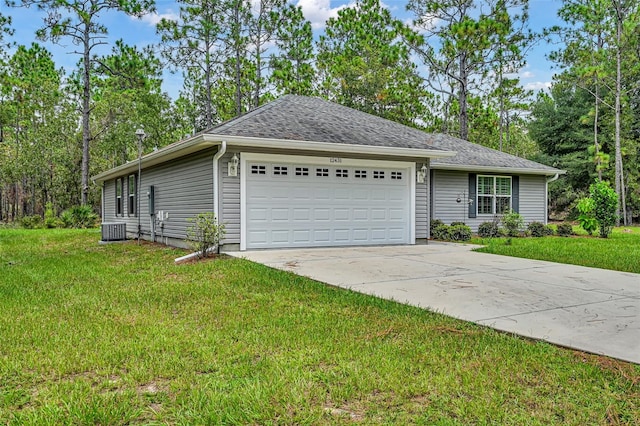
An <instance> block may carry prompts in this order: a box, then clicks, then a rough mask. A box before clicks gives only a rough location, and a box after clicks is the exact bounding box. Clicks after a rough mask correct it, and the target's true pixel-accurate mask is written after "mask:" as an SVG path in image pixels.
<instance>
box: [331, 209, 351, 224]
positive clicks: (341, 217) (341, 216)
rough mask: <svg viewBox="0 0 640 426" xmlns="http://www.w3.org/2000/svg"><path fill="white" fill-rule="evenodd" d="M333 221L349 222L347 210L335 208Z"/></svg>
mask: <svg viewBox="0 0 640 426" xmlns="http://www.w3.org/2000/svg"><path fill="white" fill-rule="evenodd" d="M333 220H335V221H336V222H338V221H347V220H349V209H347V208H336V209H334V210H333Z"/></svg>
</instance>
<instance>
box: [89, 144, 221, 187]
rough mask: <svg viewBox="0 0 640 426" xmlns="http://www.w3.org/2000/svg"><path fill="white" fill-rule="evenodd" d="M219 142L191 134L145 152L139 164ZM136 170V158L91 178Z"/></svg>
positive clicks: (154, 162) (99, 179)
mask: <svg viewBox="0 0 640 426" xmlns="http://www.w3.org/2000/svg"><path fill="white" fill-rule="evenodd" d="M219 143H220V142H217V143H215V142H211V141H208V140H205V139H204V138H203V135H202V134H199V135H196V136H193V137H191V138H189V139H185V140H183V141H181V142H178V143H175V144H173V145H169V146H167V147H165V148H162V149H159V150H158V151H154V152H151V153H149V154H146V155H144V156H143V157H142V159H141V161H140V162H141V166H142V167H143V168H146V167H151V166H155V165H157V164H162V163H164V162H166V161H169V160H172V159H175V158H179V157H182V156H184V155H188V154H192V153H194V152H198V151H202V150H204V149H206V148H209V147H212V146H215V145H217V144H219ZM137 170H138V160H137V159H136V160H133V161H129V162H128V163H125V164H122V165H120V166H118V167H114V168H113V169H109V170H107V171H104V172H102V173H100V174H97V175H95V176H93V177H92V178H91V179H92V180H93V181H95V182H98V183H100V182H104V181H106V180H109V179H112V178H115V177H118V176H122V175H123V174H128V173H132V172H135V171H137Z"/></svg>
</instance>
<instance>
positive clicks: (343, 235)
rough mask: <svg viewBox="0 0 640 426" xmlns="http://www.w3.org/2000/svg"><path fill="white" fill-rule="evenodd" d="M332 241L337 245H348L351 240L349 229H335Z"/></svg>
mask: <svg viewBox="0 0 640 426" xmlns="http://www.w3.org/2000/svg"><path fill="white" fill-rule="evenodd" d="M333 239H334V241H335V242H337V243H348V242H349V241H350V240H351V232H350V230H349V229H335V230H334V231H333Z"/></svg>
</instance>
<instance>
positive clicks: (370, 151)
mask: <svg viewBox="0 0 640 426" xmlns="http://www.w3.org/2000/svg"><path fill="white" fill-rule="evenodd" d="M139 167H140V168H141V173H140V179H139V180H138V168H139ZM561 173H563V171H562V170H558V169H555V168H553V167H549V166H545V165H543V164H539V163H536V162H533V161H529V160H525V159H522V158H519V157H515V156H513V155H509V154H505V153H502V152H499V151H495V150H492V149H489V148H486V147H483V146H480V145H476V144H473V143H470V142H467V141H464V140H461V139H457V138H455V137H451V136H447V135H443V134H430V133H425V132H423V131H420V130H417V129H414V128H411V127H408V126H404V125H402V124H398V123H395V122H392V121H389V120H386V119H383V118H380V117H376V116H373V115H370V114H366V113H364V112H360V111H357V110H354V109H351V108H347V107H344V106H341V105H338V104H335V103H332V102H329V101H326V100H323V99H319V98H314V97H304V96H294V95H287V96H283V97H282V98H279V99H277V100H275V101H273V102H270V103H268V104H266V105H264V106H262V107H260V108H257V109H255V110H253V111H251V112H249V113H247V114H245V115H243V116H241V117H238V118H235V119H233V120H230V121H228V122H225V123H222V124H220V125H218V126H216V127H214V128H212V129H209V130H207V131H204V132H202V133H200V134H197V135H195V136H193V137H190V138H188V139H185V140H182V141H180V142H176V143H174V144H171V145H168V146H166V147H164V148H162V149H159V150H157V151H155V152H152V153H150V154H147V155H144V156H143V157H142V159H141V160H140V161H138V160H136V161H132V162H129V163H127V164H124V165H121V166H119V167H116V168H114V169H111V170H108V171H105V172H104V173H100V174H99V175H97V176H95V177H94V178H93V180H94V181H95V182H97V183H98V184H100V185H102V220H103V223H118V222H119V223H125V224H126V233H127V235H128V236H129V237H137V236H138V233H140V234H141V236H142V238H144V239H147V240H149V239H153V240H155V241H158V242H162V243H165V244H169V245H175V246H185V238H186V228H187V227H188V225H189V222H188V220H187V219H188V218H191V217H194V216H195V215H197V214H198V213H203V212H214V213H215V215H216V217H217V218H218V220H219V221H220V223H224V224H225V227H226V236H225V238H224V241H223V244H222V247H221V248H222V249H223V250H225V251H230V250H249V249H263V248H284V247H316V246H344V245H368V244H375V245H380V244H415V243H416V242H418V241H420V240H423V241H424V240H426V239H428V238H429V221H430V219H441V220H442V221H444V222H445V223H450V222H452V221H461V222H465V223H466V224H468V225H469V226H471V228H472V229H474V230H477V227H478V225H479V224H480V223H482V222H484V221H488V220H492V219H493V218H494V217H495V216H496V215H500V214H501V213H503V212H504V211H506V210H507V209H513V210H514V211H517V212H519V213H520V214H522V215H523V217H524V219H525V221H526V222H532V221H539V222H543V223H545V222H546V220H547V183H548V182H549V181H550V180H553V179H555V178H557V176H558V174H561ZM138 182H140V183H139V186H140V188H139V189H140V191H138ZM138 194H140V196H139V197H140V199H137V198H136V197H138ZM139 224H140V228H139V227H138V226H139Z"/></svg>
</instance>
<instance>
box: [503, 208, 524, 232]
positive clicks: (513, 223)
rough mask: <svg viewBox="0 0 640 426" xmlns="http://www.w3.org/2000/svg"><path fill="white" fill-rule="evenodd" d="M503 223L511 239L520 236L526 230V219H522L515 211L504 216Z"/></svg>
mask: <svg viewBox="0 0 640 426" xmlns="http://www.w3.org/2000/svg"><path fill="white" fill-rule="evenodd" d="M501 222H502V224H503V225H504V228H505V230H506V234H507V235H508V236H509V237H518V236H520V232H521V231H522V229H523V228H524V219H523V218H522V215H521V214H520V213H516V212H514V211H510V212H509V213H505V215H504V216H502V219H501Z"/></svg>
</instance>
